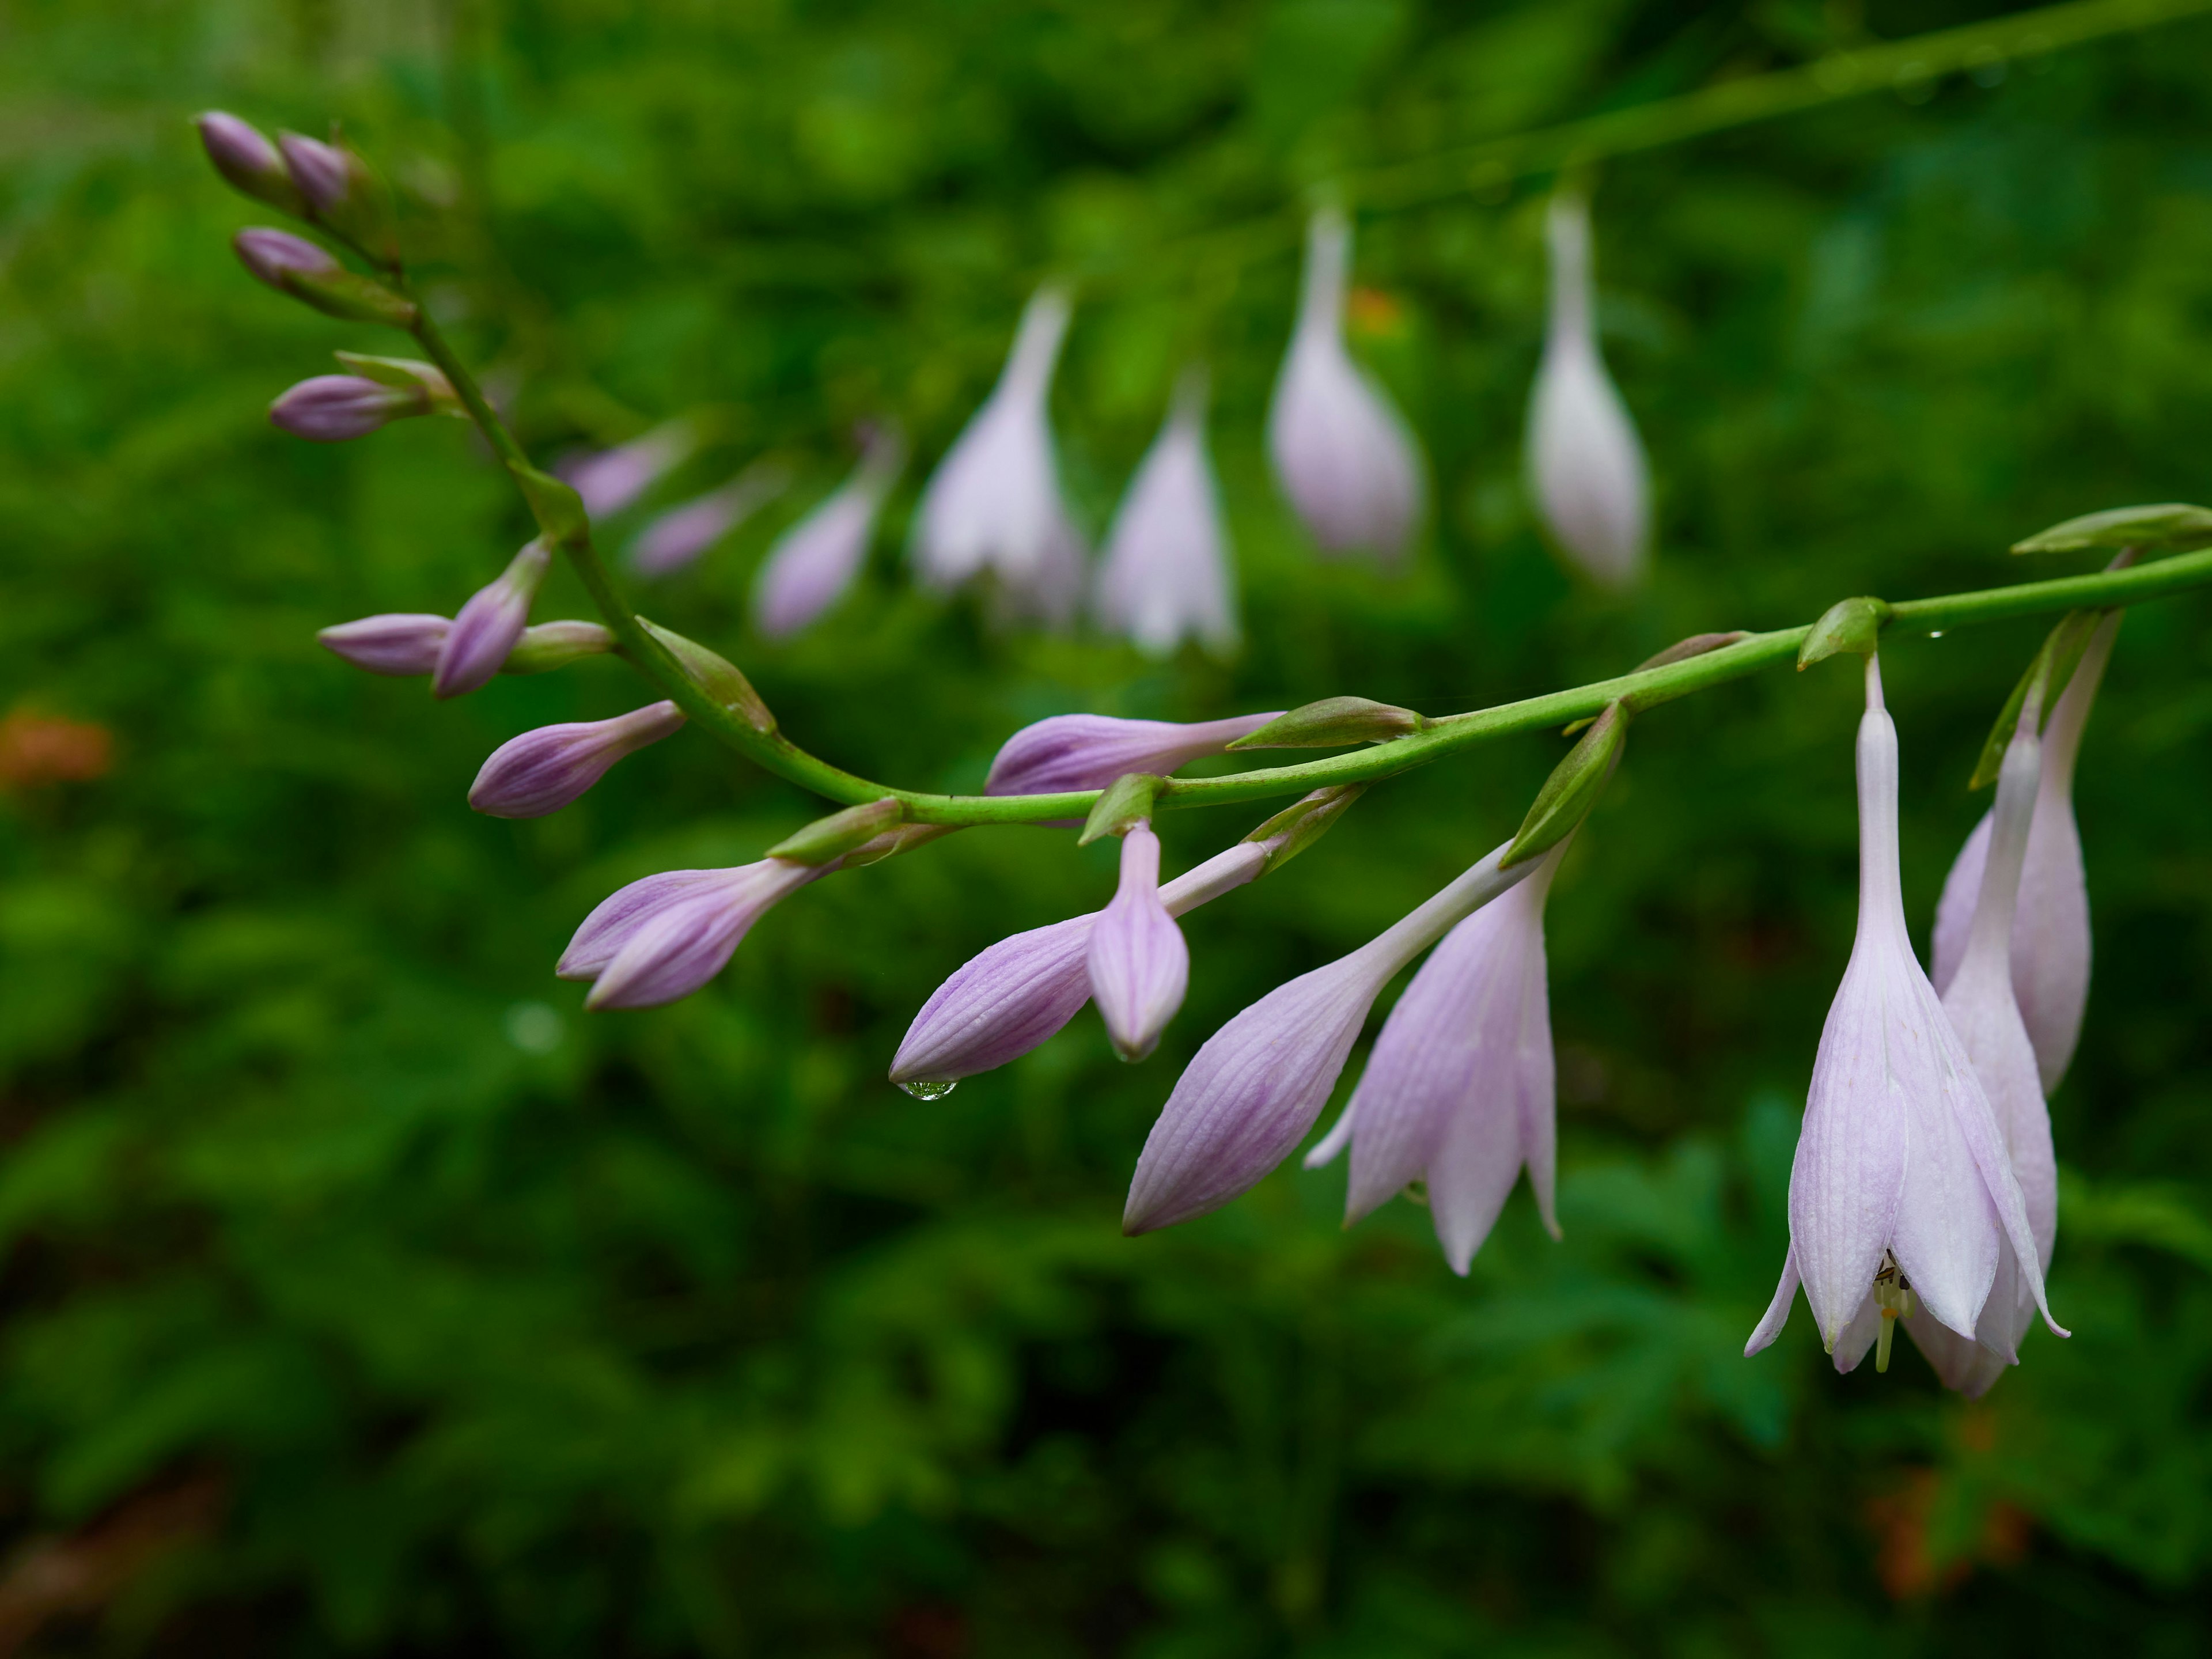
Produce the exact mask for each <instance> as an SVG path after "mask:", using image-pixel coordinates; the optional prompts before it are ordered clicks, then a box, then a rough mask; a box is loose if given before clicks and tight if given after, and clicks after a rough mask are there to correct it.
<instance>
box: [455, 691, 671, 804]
mask: <svg viewBox="0 0 2212 1659" xmlns="http://www.w3.org/2000/svg"><path fill="white" fill-rule="evenodd" d="M683 724H684V713H683V711H682V710H681V709H679V708H677V706H676V705H675V704H674V703H672V702H655V703H647V705H646V706H645V707H644V708H635V709H632V710H631V711H630V712H629V714H622V715H617V717H616V718H615V719H613V720H581V721H575V722H572V723H570V724H568V725H565V726H539V727H538V729H537V730H536V731H535V732H524V733H523V734H522V735H521V736H520V737H519V738H510V739H509V740H508V741H507V742H506V743H503V744H500V746H499V747H498V748H497V749H495V750H493V751H492V754H491V758H490V759H489V760H487V761H486V762H485V763H483V770H482V771H480V772H478V773H477V781H475V782H474V783H473V784H471V785H470V786H469V805H471V806H473V807H474V808H476V810H477V811H479V812H483V813H486V814H488V815H489V816H490V817H495V818H542V817H544V816H545V815H546V814H547V813H548V812H557V811H560V810H561V809H562V807H564V806H566V805H568V803H569V802H570V801H572V800H574V799H576V797H577V796H579V795H580V794H582V793H584V791H586V789H589V788H590V787H592V785H593V784H595V783H597V782H598V781H599V780H600V779H601V778H602V777H604V776H605V775H606V770H607V769H608V768H609V767H610V766H612V765H613V764H614V763H616V762H617V761H618V760H620V759H621V758H622V757H623V756H624V755H629V754H634V753H635V752H636V751H637V750H641V749H642V748H644V747H645V746H646V745H647V744H651V743H659V741H660V740H661V739H662V738H665V737H666V736H668V734H669V733H670V732H673V731H675V730H676V728H677V727H678V726H681V725H683Z"/></svg>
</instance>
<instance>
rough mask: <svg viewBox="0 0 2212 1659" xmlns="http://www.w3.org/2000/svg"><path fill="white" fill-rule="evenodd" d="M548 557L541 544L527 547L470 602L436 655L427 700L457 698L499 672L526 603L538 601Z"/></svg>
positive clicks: (518, 633)
mask: <svg viewBox="0 0 2212 1659" xmlns="http://www.w3.org/2000/svg"><path fill="white" fill-rule="evenodd" d="M552 558H553V551H552V550H551V549H550V548H549V547H547V546H546V545H545V544H544V541H543V540H542V539H541V540H538V541H534V542H532V543H531V544H529V545H528V546H527V547H526V548H524V549H523V550H522V551H521V552H520V553H518V554H516V555H515V556H514V557H513V559H512V560H511V561H509V562H508V564H507V568H506V569H505V570H503V571H501V573H500V574H499V577H498V580H495V581H492V582H489V583H487V584H486V585H485V586H483V587H481V588H478V589H477V592H475V593H474V594H472V595H471V597H470V599H469V602H468V603H467V604H466V605H463V606H462V607H461V609H460V614H459V616H457V617H454V618H453V629H452V631H450V632H449V633H448V634H447V635H446V643H445V647H444V648H443V649H442V650H441V651H440V652H439V653H438V671H437V678H435V679H434V680H432V681H431V682H430V691H431V695H432V696H439V697H458V696H460V695H461V694H462V693H463V692H465V691H473V690H476V689H477V687H478V686H480V685H482V684H483V683H484V682H485V681H486V680H488V679H489V678H491V677H492V676H493V675H495V674H496V673H498V672H499V671H500V665H501V664H502V663H504V662H505V661H506V660H507V653H509V652H510V651H512V650H513V649H514V647H515V643H516V641H519V640H520V639H521V637H522V630H523V629H524V627H525V626H526V624H527V623H529V621H530V604H531V601H532V600H533V599H536V598H537V597H538V586H539V585H540V584H541V583H543V582H544V580H545V569H546V567H547V565H549V564H550V562H552Z"/></svg>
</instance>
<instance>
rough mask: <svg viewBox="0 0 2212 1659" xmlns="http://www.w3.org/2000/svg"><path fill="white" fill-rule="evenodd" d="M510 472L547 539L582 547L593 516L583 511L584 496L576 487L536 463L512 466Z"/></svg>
mask: <svg viewBox="0 0 2212 1659" xmlns="http://www.w3.org/2000/svg"><path fill="white" fill-rule="evenodd" d="M507 471H508V472H510V473H512V474H513V477H514V483H515V487H516V488H517V489H520V490H521V491H522V499H523V500H524V501H527V502H528V503H529V504H530V514H531V516H532V518H534V519H536V520H538V528H539V529H540V530H542V531H544V532H545V538H546V540H548V541H550V542H551V543H552V544H553V545H554V546H556V547H579V546H581V545H582V544H584V542H585V541H586V539H588V538H589V537H590V536H591V533H592V520H591V516H590V515H589V514H588V513H586V512H585V511H584V498H583V497H582V496H581V495H578V494H577V493H576V492H575V490H574V489H572V488H570V487H569V486H568V485H567V484H565V483H562V482H561V480H560V479H558V478H556V477H554V476H553V475H552V474H551V473H550V472H540V471H538V469H537V468H536V467H534V466H509V467H508V468H507Z"/></svg>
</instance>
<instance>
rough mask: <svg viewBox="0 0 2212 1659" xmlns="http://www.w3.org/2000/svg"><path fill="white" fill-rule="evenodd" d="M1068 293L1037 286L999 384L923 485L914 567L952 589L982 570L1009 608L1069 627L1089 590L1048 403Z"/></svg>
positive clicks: (928, 579)
mask: <svg viewBox="0 0 2212 1659" xmlns="http://www.w3.org/2000/svg"><path fill="white" fill-rule="evenodd" d="M1068 316H1069V304H1068V296H1067V292H1066V289H1060V288H1057V287H1052V286H1047V287H1044V288H1041V289H1038V290H1037V291H1036V294H1035V295H1033V296H1032V297H1031V298H1030V302H1029V306H1028V308H1027V309H1026V310H1024V312H1023V313H1022V325H1021V331H1020V332H1019V333H1018V335H1016V337H1015V338H1014V349H1013V352H1012V355H1011V356H1009V357H1008V358H1007V359H1006V370H1005V372H1004V373H1003V374H1000V377H999V384H998V386H996V387H995V388H994V389H993V391H992V392H991V395H990V397H989V398H987V399H986V400H985V402H984V404H983V406H982V408H981V409H979V410H976V411H975V418H974V419H973V420H971V421H969V422H968V429H967V430H966V431H964V432H963V433H962V434H961V435H960V436H959V439H958V440H957V441H956V442H955V443H954V444H953V446H952V447H951V449H950V450H949V451H947V452H946V453H945V459H944V460H942V461H941V462H939V464H938V468H937V471H936V473H935V474H934V475H933V477H931V478H930V481H929V487H928V488H927V489H926V490H925V491H923V493H922V498H921V510H920V511H919V512H918V513H915V527H914V558H915V569H916V571H917V572H918V573H919V574H920V576H921V580H923V581H924V582H925V583H927V585H928V586H932V587H936V588H943V589H949V588H953V587H957V586H961V585H962V584H963V583H965V582H969V581H971V580H975V578H977V577H979V576H981V575H983V574H986V573H988V574H991V575H993V576H995V577H996V578H997V580H998V588H999V595H1000V602H1001V604H1002V605H1005V607H1006V609H1007V610H1008V611H1010V612H1012V614H1014V615H1017V616H1027V617H1035V618H1036V619H1039V620H1041V621H1043V622H1046V623H1051V624H1053V625H1054V626H1055V627H1058V626H1064V625H1065V624H1066V623H1068V622H1070V621H1071V620H1073V617H1074V615H1075V610H1076V606H1077V605H1079V603H1080V602H1081V599H1082V597H1083V587H1084V558H1085V550H1084V545H1083V537H1082V534H1081V532H1079V531H1078V530H1077V529H1076V527H1075V523H1074V520H1072V519H1071V518H1070V517H1069V516H1068V512H1067V506H1066V502H1065V501H1063V500H1062V499H1061V497H1060V468H1059V464H1058V462H1057V461H1056V459H1054V451H1053V441H1052V423H1051V420H1050V416H1049V413H1048V408H1047V404H1048V399H1049V398H1050V396H1051V392H1052V374H1053V368H1054V364H1056V363H1057V362H1059V359H1060V342H1061V341H1062V339H1064V338H1065V337H1066V333H1067V323H1068Z"/></svg>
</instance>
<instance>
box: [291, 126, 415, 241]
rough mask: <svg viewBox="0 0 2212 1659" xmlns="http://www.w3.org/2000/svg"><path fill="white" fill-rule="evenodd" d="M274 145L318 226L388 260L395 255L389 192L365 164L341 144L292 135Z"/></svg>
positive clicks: (293, 133)
mask: <svg viewBox="0 0 2212 1659" xmlns="http://www.w3.org/2000/svg"><path fill="white" fill-rule="evenodd" d="M276 147H277V149H279V150H280V151H282V152H283V158H284V166H285V169H286V171H288V172H289V173H290V174H291V175H292V182H293V184H294V185H296V186H297V187H298V189H299V191H300V194H301V197H302V198H304V199H305V201H306V203H307V212H308V214H309V215H310V216H313V218H314V219H315V220H316V221H317V222H319V223H321V224H325V225H327V226H329V227H330V228H331V229H332V230H333V231H336V232H337V234H339V235H341V236H343V237H344V238H346V239H347V240H349V241H350V242H352V243H353V244H354V245H355V246H356V247H358V248H360V249H361V250H362V252H364V253H368V254H371V255H374V256H375V257H376V258H386V259H389V258H392V257H394V256H395V255H396V254H397V253H398V243H397V241H396V240H394V232H395V226H394V224H393V221H392V196H391V192H390V191H387V190H386V188H385V187H384V181H383V180H382V179H379V178H378V177H377V176H376V174H375V173H374V172H373V171H372V170H371V169H370V167H369V165H368V162H366V161H362V159H361V157H360V156H358V155H355V154H354V153H353V152H352V151H351V150H349V149H344V148H343V146H340V145H337V144H326V143H323V142H322V141H321V140H319V139H316V138H307V137H301V135H300V134H298V133H296V132H280V133H278V134H277V135H276Z"/></svg>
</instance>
